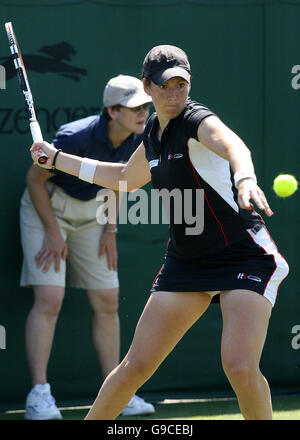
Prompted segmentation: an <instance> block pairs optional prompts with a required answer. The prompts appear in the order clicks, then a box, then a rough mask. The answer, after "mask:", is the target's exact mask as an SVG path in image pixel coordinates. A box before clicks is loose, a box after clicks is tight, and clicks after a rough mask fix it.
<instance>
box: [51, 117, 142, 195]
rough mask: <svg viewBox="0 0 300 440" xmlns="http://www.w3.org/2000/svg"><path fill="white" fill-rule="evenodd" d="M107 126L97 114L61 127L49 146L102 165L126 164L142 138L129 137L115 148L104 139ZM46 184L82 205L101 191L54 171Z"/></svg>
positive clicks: (106, 137) (104, 118)
mask: <svg viewBox="0 0 300 440" xmlns="http://www.w3.org/2000/svg"><path fill="white" fill-rule="evenodd" d="M107 122H108V121H107V118H106V116H105V115H104V114H103V113H100V114H99V115H93V116H88V117H87V118H83V119H80V120H78V121H74V122H70V123H68V124H65V125H62V126H61V127H60V128H59V130H58V132H57V133H56V137H55V139H54V140H53V142H52V143H53V145H54V146H55V148H60V149H61V150H62V151H63V152H64V153H68V154H74V155H76V156H80V157H88V158H89V159H96V160H99V161H103V162H119V163H126V162H127V161H128V159H129V158H130V156H131V155H132V153H133V152H134V151H135V150H136V148H137V147H138V146H139V144H140V143H141V142H142V135H138V134H136V133H132V134H131V135H130V136H128V138H127V139H125V141H124V142H123V143H122V144H121V145H120V146H119V147H118V148H115V147H114V146H113V144H112V143H111V141H110V139H109V138H108V136H107ZM50 181H51V182H53V183H55V184H56V185H58V186H60V187H61V188H62V189H63V190H64V191H65V192H66V193H67V194H68V195H69V196H71V197H74V198H76V199H79V200H83V201H86V200H91V199H93V198H95V197H96V195H97V192H98V191H99V189H101V186H99V185H95V184H90V183H88V182H84V181H83V180H80V179H78V178H77V177H75V176H71V175H69V174H65V173H63V172H61V171H58V170H55V175H54V176H53V177H51V179H50Z"/></svg>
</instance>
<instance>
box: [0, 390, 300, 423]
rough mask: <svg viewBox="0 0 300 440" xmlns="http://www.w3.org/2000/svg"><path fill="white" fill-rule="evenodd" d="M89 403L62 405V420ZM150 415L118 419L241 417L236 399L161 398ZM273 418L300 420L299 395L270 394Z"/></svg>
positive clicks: (19, 416)
mask: <svg viewBox="0 0 300 440" xmlns="http://www.w3.org/2000/svg"><path fill="white" fill-rule="evenodd" d="M88 408H89V407H72V408H63V409H61V411H62V415H63V418H64V420H83V419H84V417H85V415H86V413H87V412H88ZM155 408H156V412H155V414H153V415H151V416H140V417H138V416H135V417H122V416H120V417H119V418H118V420H243V418H242V416H241V414H240V411H239V407H238V404H237V401H236V399H233V398H232V399H199V400H164V401H162V402H159V403H157V404H156V405H155ZM273 411H274V420H300V396H299V395H292V396H284V397H274V398H273ZM0 420H24V411H6V412H2V413H0Z"/></svg>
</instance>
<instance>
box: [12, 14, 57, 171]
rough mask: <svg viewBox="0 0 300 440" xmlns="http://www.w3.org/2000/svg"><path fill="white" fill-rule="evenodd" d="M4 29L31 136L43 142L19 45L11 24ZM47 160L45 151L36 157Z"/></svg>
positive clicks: (41, 162) (43, 161)
mask: <svg viewBox="0 0 300 440" xmlns="http://www.w3.org/2000/svg"><path fill="white" fill-rule="evenodd" d="M5 30H6V33H7V37H8V42H9V47H10V51H11V53H12V57H13V60H14V65H15V68H16V71H17V76H18V79H19V83H20V86H21V89H22V92H23V95H24V99H25V102H26V108H27V111H28V114H29V125H30V131H31V136H32V139H33V141H34V142H43V136H42V132H41V128H40V125H39V123H38V121H37V119H36V114H35V109H34V105H33V98H32V93H31V90H30V87H29V82H28V78H27V73H26V69H25V65H24V61H23V58H22V55H21V51H20V49H19V45H18V42H17V39H16V36H15V33H14V30H13V27H12V24H11V23H10V22H9V23H5ZM47 160H48V156H47V155H46V154H45V153H43V152H42V153H41V155H40V157H39V158H38V162H39V163H40V164H45V163H46V162H47Z"/></svg>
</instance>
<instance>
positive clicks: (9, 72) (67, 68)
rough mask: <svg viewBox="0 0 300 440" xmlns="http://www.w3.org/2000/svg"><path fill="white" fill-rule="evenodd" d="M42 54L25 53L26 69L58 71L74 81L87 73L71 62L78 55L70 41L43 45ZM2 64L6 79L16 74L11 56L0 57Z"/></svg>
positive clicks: (44, 71) (41, 71) (43, 71)
mask: <svg viewBox="0 0 300 440" xmlns="http://www.w3.org/2000/svg"><path fill="white" fill-rule="evenodd" d="M38 52H41V53H42V55H30V54H28V55H26V54H25V55H23V59H24V63H25V66H26V70H27V71H29V70H32V71H34V72H38V73H56V74H57V75H61V76H64V77H65V78H68V79H71V80H72V81H76V82H78V81H80V80H81V77H82V76H83V75H87V73H88V72H87V70H86V69H81V68H80V67H75V66H72V64H70V63H69V62H70V61H71V60H72V57H73V56H74V55H76V50H75V49H74V47H73V46H71V45H70V44H69V43H66V42H62V43H58V44H53V45H51V46H43V47H41V48H40V49H38ZM0 64H1V65H2V66H3V68H4V69H5V72H6V80H9V79H11V78H13V77H15V76H16V70H15V68H14V64H13V62H12V60H11V56H7V57H0Z"/></svg>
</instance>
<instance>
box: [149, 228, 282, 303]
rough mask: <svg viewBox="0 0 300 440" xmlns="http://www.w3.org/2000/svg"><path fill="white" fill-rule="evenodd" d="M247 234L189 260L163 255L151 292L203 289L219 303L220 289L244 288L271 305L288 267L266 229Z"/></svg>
mask: <svg viewBox="0 0 300 440" xmlns="http://www.w3.org/2000/svg"><path fill="white" fill-rule="evenodd" d="M247 232H248V237H247V238H246V239H244V240H242V241H239V242H237V243H234V244H233V245H231V246H230V247H229V248H226V249H225V250H224V251H222V252H220V253H218V254H212V255H206V256H203V257H200V258H197V259H195V258H193V259H191V260H186V259H184V260H183V259H182V260H180V259H177V258H174V257H170V256H168V255H167V256H166V257H165V261H164V264H163V265H162V267H161V269H160V271H159V272H158V274H157V276H156V277H155V279H154V281H153V285H152V289H151V292H157V291H168V292H207V293H209V294H210V296H211V297H213V300H212V301H213V302H219V294H220V292H221V291H223V290H234V289H246V290H252V291H254V292H257V293H259V294H261V295H263V296H265V297H266V298H267V299H268V300H269V301H270V302H271V303H272V306H274V304H275V301H276V297H277V294H278V289H279V286H280V284H281V283H282V281H283V280H284V278H285V277H286V276H287V274H288V271H289V267H288V264H287V262H286V261H285V259H284V258H283V257H282V255H281V254H280V253H279V252H278V249H277V247H276V245H275V243H274V241H273V240H272V238H271V236H270V234H269V232H268V230H267V229H266V228H265V226H263V227H262V228H261V229H260V230H259V231H258V232H254V231H253V230H251V229H249V230H247Z"/></svg>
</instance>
